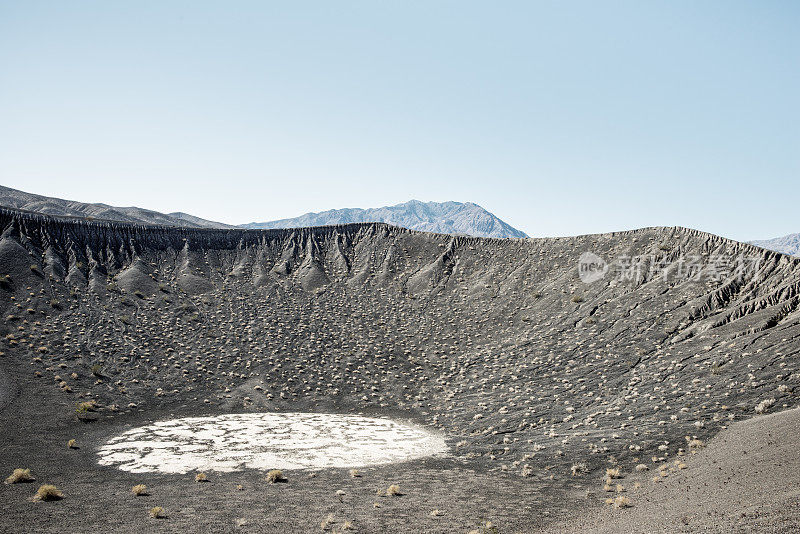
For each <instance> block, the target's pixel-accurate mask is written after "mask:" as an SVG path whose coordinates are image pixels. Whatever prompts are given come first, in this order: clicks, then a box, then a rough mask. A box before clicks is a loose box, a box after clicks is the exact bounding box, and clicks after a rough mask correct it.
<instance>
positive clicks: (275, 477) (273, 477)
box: [267, 469, 286, 484]
mask: <svg viewBox="0 0 800 534" xmlns="http://www.w3.org/2000/svg"><path fill="white" fill-rule="evenodd" d="M285 481H286V478H285V477H284V476H283V471H281V470H280V469H273V470H271V471H270V472H269V473H267V482H269V483H270V484H275V483H276V482H285Z"/></svg>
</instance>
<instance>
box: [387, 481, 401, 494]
mask: <svg viewBox="0 0 800 534" xmlns="http://www.w3.org/2000/svg"><path fill="white" fill-rule="evenodd" d="M386 495H390V496H392V497H399V496H400V495H402V493H401V492H400V486H398V485H397V484H392V485H391V486H389V487H388V488H386Z"/></svg>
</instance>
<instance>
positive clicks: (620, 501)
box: [614, 495, 631, 510]
mask: <svg viewBox="0 0 800 534" xmlns="http://www.w3.org/2000/svg"><path fill="white" fill-rule="evenodd" d="M630 506H631V500H630V499H629V498H627V497H625V496H624V495H619V496H618V497H617V498H616V499H614V508H616V509H618V510H619V509H621V508H628V507H630Z"/></svg>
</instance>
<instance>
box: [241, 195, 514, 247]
mask: <svg viewBox="0 0 800 534" xmlns="http://www.w3.org/2000/svg"><path fill="white" fill-rule="evenodd" d="M364 222H384V223H387V224H391V225H394V226H400V227H402V228H408V229H409V230H418V231H422V232H436V233H440V234H464V235H471V236H476V237H517V238H521V237H528V236H527V235H526V234H525V232H522V231H520V230H517V229H516V228H514V227H512V226H511V225H509V224H508V223H506V222H504V221H502V220H500V218H498V217H497V216H496V215H494V214H492V213H490V212H488V211H487V210H485V209H484V208H482V207H480V206H478V205H477V204H473V203H472V202H420V201H419V200H410V201H408V202H403V203H402V204H396V205H394V206H384V207H382V208H368V209H362V208H343V209H335V210H328V211H323V212H320V213H306V214H305V215H301V216H300V217H295V218H292V219H281V220H278V221H269V222H262V223H250V224H243V225H240V228H250V229H270V228H304V227H309V226H330V225H336V224H348V223H364Z"/></svg>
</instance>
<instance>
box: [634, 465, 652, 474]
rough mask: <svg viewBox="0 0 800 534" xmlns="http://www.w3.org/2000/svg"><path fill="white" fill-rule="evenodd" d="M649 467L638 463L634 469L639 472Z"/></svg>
mask: <svg viewBox="0 0 800 534" xmlns="http://www.w3.org/2000/svg"><path fill="white" fill-rule="evenodd" d="M649 469H650V468H649V467H647V466H646V465H645V464H639V465H637V466H636V471H637V472H639V473H641V472H642V471H647V470H649Z"/></svg>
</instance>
